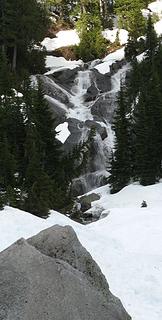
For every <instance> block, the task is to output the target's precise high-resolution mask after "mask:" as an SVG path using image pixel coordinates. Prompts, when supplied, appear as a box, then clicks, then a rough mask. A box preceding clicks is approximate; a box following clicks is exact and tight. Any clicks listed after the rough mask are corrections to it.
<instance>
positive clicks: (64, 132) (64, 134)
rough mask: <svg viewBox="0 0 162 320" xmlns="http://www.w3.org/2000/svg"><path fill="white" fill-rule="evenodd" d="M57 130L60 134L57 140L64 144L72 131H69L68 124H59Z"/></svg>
mask: <svg viewBox="0 0 162 320" xmlns="http://www.w3.org/2000/svg"><path fill="white" fill-rule="evenodd" d="M55 130H56V132H58V133H57V135H56V138H57V139H58V140H59V141H61V142H62V143H64V142H65V141H66V140H67V138H68V137H69V136H70V131H69V129H68V123H67V122H64V123H61V124H59V125H58V126H57V127H56V129H55Z"/></svg>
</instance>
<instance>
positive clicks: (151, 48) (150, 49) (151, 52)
mask: <svg viewBox="0 0 162 320" xmlns="http://www.w3.org/2000/svg"><path fill="white" fill-rule="evenodd" d="M157 46H158V38H157V34H156V31H155V29H154V25H153V22H152V18H151V15H149V17H148V21H147V29H146V49H147V52H146V58H148V59H149V60H152V59H153V58H154V56H155V52H156V48H157Z"/></svg>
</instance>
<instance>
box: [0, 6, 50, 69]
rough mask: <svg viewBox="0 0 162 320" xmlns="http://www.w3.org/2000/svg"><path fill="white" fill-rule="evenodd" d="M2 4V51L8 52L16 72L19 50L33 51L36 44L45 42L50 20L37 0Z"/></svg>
mask: <svg viewBox="0 0 162 320" xmlns="http://www.w3.org/2000/svg"><path fill="white" fill-rule="evenodd" d="M2 3H3V5H2V7H1V8H2V9H1V19H0V27H1V28H0V29H1V32H0V44H1V47H2V50H3V51H4V50H5V51H6V52H8V55H9V57H10V60H11V65H12V70H13V71H15V70H16V68H17V56H18V53H19V49H20V48H21V50H22V48H23V49H24V50H25V51H27V50H29V49H30V50H31V48H32V47H33V46H34V44H37V43H39V42H40V41H41V40H43V38H44V36H45V34H46V31H47V29H48V26H49V20H48V16H47V13H46V11H45V8H44V6H42V4H41V2H38V1H37V0H15V1H12V0H5V1H2ZM20 60H21V57H20ZM21 62H22V61H21Z"/></svg>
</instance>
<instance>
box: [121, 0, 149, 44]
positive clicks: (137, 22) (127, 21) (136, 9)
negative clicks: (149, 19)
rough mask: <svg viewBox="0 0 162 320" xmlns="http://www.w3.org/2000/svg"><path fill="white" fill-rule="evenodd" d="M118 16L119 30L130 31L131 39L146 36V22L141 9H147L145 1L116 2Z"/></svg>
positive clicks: (123, 0) (126, 0)
mask: <svg viewBox="0 0 162 320" xmlns="http://www.w3.org/2000/svg"><path fill="white" fill-rule="evenodd" d="M115 7H116V14H117V16H118V19H119V28H124V29H126V30H128V32H129V34H130V36H131V37H133V38H134V39H137V38H138V37H139V36H141V35H143V34H145V27H146V22H145V19H144V17H143V15H142V12H141V9H143V8H145V1H143V0H116V1H115Z"/></svg>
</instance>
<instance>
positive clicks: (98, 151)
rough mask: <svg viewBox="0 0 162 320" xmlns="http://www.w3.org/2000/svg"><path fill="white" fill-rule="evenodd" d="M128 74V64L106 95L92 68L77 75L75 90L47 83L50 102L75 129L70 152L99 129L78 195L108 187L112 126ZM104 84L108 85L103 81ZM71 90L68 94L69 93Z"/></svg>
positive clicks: (67, 147) (76, 185) (77, 187)
mask: <svg viewBox="0 0 162 320" xmlns="http://www.w3.org/2000/svg"><path fill="white" fill-rule="evenodd" d="M127 70H129V65H128V64H127V65H125V66H123V67H122V68H120V69H119V70H118V71H117V72H116V73H115V74H113V75H112V76H111V80H110V81H111V89H110V90H109V91H108V92H105V91H102V93H101V91H100V90H99V89H98V87H97V82H96V81H95V73H93V68H91V66H90V69H88V70H87V69H86V70H82V71H79V72H77V74H76V76H75V78H74V80H73V85H72V86H71V84H70V83H69V86H67V83H65V86H64V83H60V85H59V83H58V81H57V83H56V82H55V81H53V79H45V82H46V84H47V87H48V92H47V99H48V101H49V102H50V103H52V102H53V104H54V108H56V107H58V108H59V110H60V111H59V112H61V113H62V112H64V119H66V121H67V122H68V123H69V128H71V130H70V132H71V134H70V136H69V137H68V139H67V141H65V143H64V148H65V150H66V151H67V152H68V151H70V150H72V148H73V146H74V145H76V144H79V143H80V142H81V141H86V140H87V139H88V134H89V132H90V128H91V127H93V126H94V127H95V128H96V134H95V137H94V139H93V142H92V150H93V152H92V154H91V156H90V158H89V159H88V163H87V166H86V168H85V172H84V174H83V175H82V176H80V177H79V178H77V179H74V181H73V190H74V194H75V195H80V194H83V193H86V192H88V191H90V190H92V189H95V188H96V187H99V186H101V185H103V184H104V183H105V177H107V175H108V172H107V171H106V169H107V167H108V164H109V158H110V154H111V150H112V148H113V141H114V133H113V131H112V129H111V122H112V119H113V113H114V109H115V106H116V96H117V92H118V91H119V90H120V81H121V77H122V79H123V77H125V74H126V72H127ZM107 79H108V78H105V81H108V80H107ZM101 81H104V79H103V77H102V78H101ZM71 83H72V81H71ZM67 87H68V91H67V90H66V89H65V88H67ZM89 88H90V90H88V89H89ZM87 90H88V92H87ZM91 90H92V91H91ZM93 90H94V92H95V94H96V95H95V98H94V96H91V93H90V92H93ZM50 96H51V97H50ZM87 97H88V99H87ZM64 121H65V120H64Z"/></svg>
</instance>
